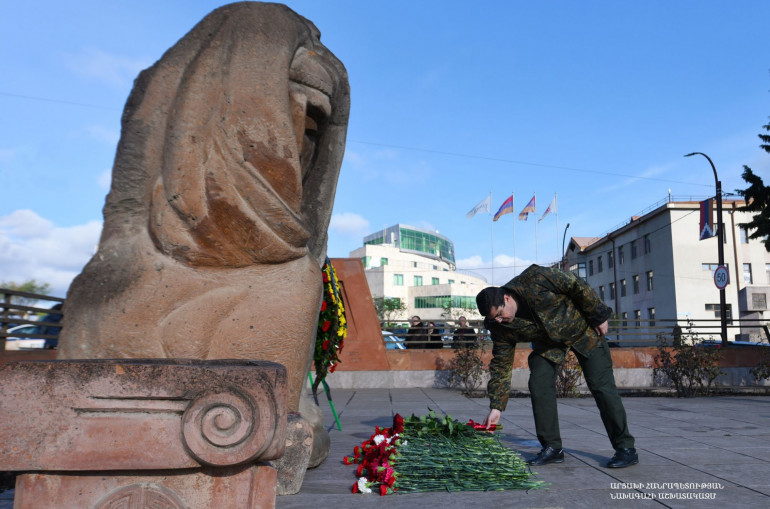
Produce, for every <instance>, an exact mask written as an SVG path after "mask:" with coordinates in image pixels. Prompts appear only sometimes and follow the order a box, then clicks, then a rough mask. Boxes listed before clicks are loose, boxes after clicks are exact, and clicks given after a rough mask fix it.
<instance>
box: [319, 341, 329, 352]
mask: <svg viewBox="0 0 770 509" xmlns="http://www.w3.org/2000/svg"><path fill="white" fill-rule="evenodd" d="M321 348H323V349H324V350H328V349H329V340H328V339H327V340H326V341H324V342H323V343H321Z"/></svg>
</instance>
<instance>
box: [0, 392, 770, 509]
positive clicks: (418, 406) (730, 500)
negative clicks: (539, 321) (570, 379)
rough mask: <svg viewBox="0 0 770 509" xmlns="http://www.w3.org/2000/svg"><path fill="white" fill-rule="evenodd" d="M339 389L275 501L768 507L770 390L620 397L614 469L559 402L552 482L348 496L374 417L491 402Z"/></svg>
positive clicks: (521, 405)
mask: <svg viewBox="0 0 770 509" xmlns="http://www.w3.org/2000/svg"><path fill="white" fill-rule="evenodd" d="M332 395H333V396H334V403H335V407H336V409H337V412H338V413H339V416H340V421H341V424H342V431H338V430H337V428H336V426H334V419H333V417H332V415H331V411H330V408H329V405H328V403H327V402H326V401H325V398H323V396H321V398H322V399H321V407H322V408H323V410H324V415H325V418H326V422H327V423H331V425H330V426H329V428H330V433H331V437H332V448H331V454H330V456H329V458H328V459H327V460H326V461H325V462H324V463H323V464H322V465H321V466H320V467H318V468H316V469H313V470H310V471H308V472H307V475H306V476H305V481H304V483H303V485H302V490H301V491H300V493H298V494H296V495H290V496H283V497H278V500H277V504H276V506H277V509H306V508H334V509H342V508H366V507H388V508H423V507H425V508H430V509H433V508H437V507H441V506H443V507H446V508H450V507H462V508H463V509H473V508H484V509H489V508H493V507H494V508H497V507H502V508H509V507H510V508H517V507H527V508H530V507H531V508H556V507H564V508H583V507H585V508H591V509H594V508H596V507H606V506H611V507H614V506H617V507H624V508H625V507H656V508H660V507H692V508H704V507H705V508H708V507H721V508H724V507H747V508H755V507H757V508H766V507H770V397H767V396H740V395H738V396H724V397H708V398H693V399H677V398H671V397H627V398H624V402H625V405H626V410H627V412H628V415H629V426H630V428H631V433H633V434H634V435H635V437H636V440H637V443H636V448H637V450H638V452H639V462H640V463H639V465H636V466H633V467H629V468H625V469H618V470H612V469H607V468H604V467H603V466H602V465H603V464H604V462H606V460H607V459H608V458H609V457H611V456H612V453H613V451H612V449H611V447H610V444H609V441H608V440H607V437H606V435H605V433H604V431H603V427H602V423H601V420H600V419H599V415H598V411H597V409H596V406H595V405H594V402H593V399H590V398H578V399H562V400H559V415H560V422H561V427H562V437H563V441H564V445H565V452H566V458H565V461H564V463H562V464H554V465H546V466H543V467H538V468H537V477H538V479H540V480H542V481H545V482H547V483H550V486H549V487H548V488H547V489H540V490H532V491H530V492H524V491H504V492H487V493H479V492H463V493H418V494H395V495H391V496H387V497H380V496H378V495H375V494H371V495H354V494H351V493H350V487H351V486H352V485H353V482H354V481H355V477H354V470H355V467H353V466H346V465H344V464H342V458H343V457H344V456H346V455H348V454H351V452H352V450H353V447H354V446H356V445H358V444H360V443H361V442H362V441H363V440H365V439H367V438H369V436H370V435H371V433H372V432H373V430H374V427H375V426H376V425H380V426H390V425H391V423H392V416H393V414H394V413H400V414H402V415H407V416H408V415H410V414H412V413H415V414H418V415H419V414H423V413H426V412H427V411H428V408H431V409H433V410H436V411H437V412H443V413H447V414H449V415H451V416H452V417H453V418H456V419H458V420H460V421H467V420H468V419H470V418H472V419H474V420H476V421H480V420H482V419H483V418H484V416H485V415H486V411H487V400H486V399H469V398H466V397H464V396H462V395H460V394H459V393H457V392H454V391H449V390H445V389H366V390H353V389H345V390H343V389H338V390H335V391H334V392H333V394H332ZM502 423H503V426H504V429H503V431H502V432H501V440H502V441H503V443H505V444H507V445H509V446H510V447H511V448H512V449H514V450H516V451H519V452H521V454H522V455H523V456H524V457H529V456H530V455H534V454H535V453H536V452H538V451H539V449H540V446H539V444H538V442H537V440H536V438H535V434H534V424H533V420H532V411H531V406H530V402H529V399H526V398H515V399H511V400H510V402H509V404H508V409H507V410H506V411H505V412H504V413H503V419H502ZM644 497H654V498H647V499H644ZM11 500H12V492H10V493H9V492H6V493H0V509H10V508H11V507H12V502H11Z"/></svg>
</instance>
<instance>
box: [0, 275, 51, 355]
mask: <svg viewBox="0 0 770 509" xmlns="http://www.w3.org/2000/svg"><path fill="white" fill-rule="evenodd" d="M19 299H23V301H22V302H25V304H21V303H19ZM40 302H44V303H48V304H49V306H48V307H39V303H40ZM63 303H64V299H62V298H60V297H51V296H49V295H40V294H37V293H28V292H20V291H17V290H9V289H7V288H0V352H2V351H5V340H6V338H7V337H8V336H9V335H12V336H13V337H18V338H34V339H51V340H53V339H58V337H59V335H58V333H56V334H25V333H19V332H13V333H11V334H9V333H8V330H9V329H12V328H13V327H16V326H18V325H40V326H44V327H61V323H59V322H46V321H40V320H38V319H37V318H38V317H41V316H44V315H58V316H60V317H63V316H64V311H63V310H62V309H51V307H53V306H56V305H57V304H63ZM27 304H35V305H34V306H31V305H27Z"/></svg>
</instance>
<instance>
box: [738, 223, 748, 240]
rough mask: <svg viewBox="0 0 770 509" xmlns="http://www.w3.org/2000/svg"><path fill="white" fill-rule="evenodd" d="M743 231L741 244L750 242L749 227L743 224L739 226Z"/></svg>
mask: <svg viewBox="0 0 770 509" xmlns="http://www.w3.org/2000/svg"><path fill="white" fill-rule="evenodd" d="M738 229H739V230H740V231H741V244H748V243H749V229H748V228H746V225H744V224H742V225H740V227H739V228H738Z"/></svg>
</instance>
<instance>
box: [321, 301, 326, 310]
mask: <svg viewBox="0 0 770 509" xmlns="http://www.w3.org/2000/svg"><path fill="white" fill-rule="evenodd" d="M321 311H326V301H325V300H324V301H323V302H321Z"/></svg>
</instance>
